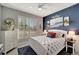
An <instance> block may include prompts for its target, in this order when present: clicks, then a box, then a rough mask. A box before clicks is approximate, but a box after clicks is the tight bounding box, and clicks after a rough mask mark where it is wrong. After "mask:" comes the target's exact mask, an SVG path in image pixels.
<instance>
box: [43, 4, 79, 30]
mask: <svg viewBox="0 0 79 59" xmlns="http://www.w3.org/2000/svg"><path fill="white" fill-rule="evenodd" d="M55 15H60V16H63V17H65V16H69V19H70V25H69V26H60V27H56V29H63V30H69V29H71V28H74V29H79V4H76V5H73V6H71V7H69V8H66V9H63V10H61V11H58V12H56V13H53V14H50V15H48V16H46V17H44V18H43V29H45V26H46V24H47V23H46V22H47V21H48V20H50V19H51V17H53V16H55Z"/></svg>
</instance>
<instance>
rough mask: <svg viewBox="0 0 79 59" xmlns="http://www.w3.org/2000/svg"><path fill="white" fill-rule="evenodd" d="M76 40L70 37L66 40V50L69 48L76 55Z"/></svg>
mask: <svg viewBox="0 0 79 59" xmlns="http://www.w3.org/2000/svg"><path fill="white" fill-rule="evenodd" d="M75 42H76V41H75V40H73V39H69V38H68V39H67V40H66V52H68V50H70V51H71V53H72V54H73V55H74V50H75V49H74V46H75Z"/></svg>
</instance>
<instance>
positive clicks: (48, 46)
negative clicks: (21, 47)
mask: <svg viewBox="0 0 79 59" xmlns="http://www.w3.org/2000/svg"><path fill="white" fill-rule="evenodd" d="M29 45H30V46H31V47H32V49H33V50H34V51H35V52H36V53H37V54H38V55H47V54H53V55H56V54H58V53H59V52H60V51H61V50H62V49H63V48H64V47H65V39H64V38H49V37H46V36H36V37H32V38H31V39H29Z"/></svg>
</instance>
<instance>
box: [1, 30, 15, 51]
mask: <svg viewBox="0 0 79 59" xmlns="http://www.w3.org/2000/svg"><path fill="white" fill-rule="evenodd" d="M1 34H2V41H3V43H4V45H3V49H4V52H5V53H6V52H8V51H9V50H11V49H13V48H15V47H17V32H16V31H15V30H14V31H1Z"/></svg>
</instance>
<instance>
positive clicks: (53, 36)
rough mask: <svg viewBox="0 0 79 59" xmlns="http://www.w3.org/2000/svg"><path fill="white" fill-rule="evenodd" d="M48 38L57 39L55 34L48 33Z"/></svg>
mask: <svg viewBox="0 0 79 59" xmlns="http://www.w3.org/2000/svg"><path fill="white" fill-rule="evenodd" d="M47 37H51V38H55V37H56V33H55V32H48V33H47Z"/></svg>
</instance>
